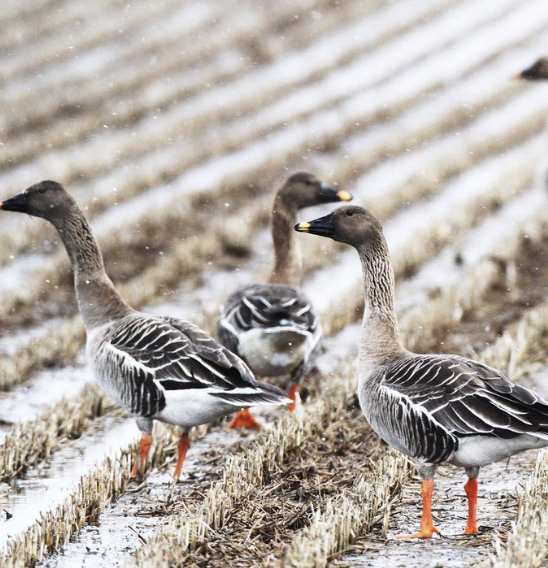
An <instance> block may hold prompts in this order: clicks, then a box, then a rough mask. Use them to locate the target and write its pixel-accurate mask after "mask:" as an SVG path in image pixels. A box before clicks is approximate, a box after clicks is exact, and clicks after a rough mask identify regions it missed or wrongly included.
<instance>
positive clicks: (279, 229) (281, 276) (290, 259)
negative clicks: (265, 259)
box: [268, 193, 302, 286]
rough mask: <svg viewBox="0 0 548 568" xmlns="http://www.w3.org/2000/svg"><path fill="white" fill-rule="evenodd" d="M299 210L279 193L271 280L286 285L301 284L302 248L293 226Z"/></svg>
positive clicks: (275, 203)
mask: <svg viewBox="0 0 548 568" xmlns="http://www.w3.org/2000/svg"><path fill="white" fill-rule="evenodd" d="M296 222H297V211H296V208H295V207H292V206H291V205H290V204H288V203H287V200H284V198H283V195H282V194H280V193H278V195H276V198H275V200H274V207H273V209H272V241H273V243H274V257H275V261H274V268H273V269H272V272H271V274H270V278H269V280H268V281H269V282H270V283H272V284H284V285H286V286H300V284H301V278H302V256H301V249H300V246H299V243H298V242H297V239H296V238H295V232H294V231H293V226H294V225H295V223H296Z"/></svg>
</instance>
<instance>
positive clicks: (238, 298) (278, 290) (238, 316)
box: [217, 172, 352, 428]
mask: <svg viewBox="0 0 548 568" xmlns="http://www.w3.org/2000/svg"><path fill="white" fill-rule="evenodd" d="M351 199H352V196H351V195H350V194H349V193H348V192H347V191H343V190H337V189H335V188H333V187H330V186H328V185H326V184H325V183H322V182H321V181H320V180H319V179H318V178H317V177H316V176H314V175H313V174H310V173H307V172H297V173H294V174H292V175H291V176H289V177H288V179H287V180H286V181H285V183H283V184H282V185H281V187H280V188H279V189H278V191H277V192H276V196H275V198H274V203H273V207H272V240H273V243H274V257H275V261H274V267H273V269H272V272H271V274H270V277H269V279H268V283H266V284H249V285H247V286H244V287H243V288H241V289H239V290H236V291H235V292H234V293H233V294H232V295H231V296H229V298H228V299H227V300H226V302H225V303H224V305H223V306H222V308H221V311H220V314H219V317H218V320H217V332H218V336H219V339H220V341H221V343H223V345H225V346H226V347H228V348H229V349H230V350H231V351H234V353H237V354H238V355H239V356H240V357H241V358H242V359H243V360H244V361H245V362H246V363H247V364H248V365H249V367H250V368H251V370H252V371H253V372H254V373H255V374H258V375H262V376H267V377H289V385H290V387H289V391H288V397H289V398H290V399H291V400H292V403H291V404H290V405H289V410H294V409H295V405H296V403H297V400H298V396H299V395H298V392H299V390H300V383H301V381H302V379H303V377H304V376H305V375H306V374H307V373H308V371H309V370H310V369H311V368H312V366H313V364H314V362H315V359H316V357H317V355H318V353H319V349H320V341H321V338H322V327H321V323H320V320H319V318H318V315H317V314H316V313H315V311H314V309H313V307H312V305H311V303H310V300H309V299H308V298H307V297H306V296H305V294H303V292H302V291H300V290H299V286H300V284H301V278H302V257H301V251H300V247H299V243H298V242H297V239H295V233H294V231H293V225H294V224H295V222H296V221H297V211H298V210H300V209H303V208H304V207H310V206H312V205H318V204H320V203H329V202H336V201H350V200H351ZM229 427H231V428H243V427H246V428H260V424H259V422H258V421H257V420H256V419H255V417H254V416H253V415H252V414H251V412H250V411H249V410H248V409H246V410H242V411H241V412H240V413H238V414H237V415H236V417H235V418H234V420H233V421H232V422H231V424H230V425H229Z"/></svg>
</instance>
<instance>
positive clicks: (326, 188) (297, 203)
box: [277, 172, 352, 211]
mask: <svg viewBox="0 0 548 568" xmlns="http://www.w3.org/2000/svg"><path fill="white" fill-rule="evenodd" d="M351 199H352V195H350V193H348V191H344V190H341V189H336V188H334V187H331V186H330V185H328V184H326V183H324V182H322V181H321V180H320V179H318V178H317V177H316V176H315V175H313V174H310V173H308V172H297V173H294V174H292V175H291V176H289V177H288V178H287V180H286V181H285V183H284V184H283V185H282V187H281V188H280V189H279V190H278V194H277V200H280V201H281V202H282V203H283V205H284V206H285V207H286V208H287V209H290V210H293V211H297V210H299V209H304V208H305V207H311V206H313V205H320V204H321V203H332V202H337V201H350V200H351Z"/></svg>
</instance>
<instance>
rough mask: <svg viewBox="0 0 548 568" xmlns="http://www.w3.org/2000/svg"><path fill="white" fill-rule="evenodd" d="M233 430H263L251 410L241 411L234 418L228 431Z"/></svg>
mask: <svg viewBox="0 0 548 568" xmlns="http://www.w3.org/2000/svg"><path fill="white" fill-rule="evenodd" d="M232 428H236V429H239V428H250V429H253V430H260V429H261V428H262V425H261V423H260V422H259V421H258V420H257V419H256V418H255V416H253V414H251V411H250V410H249V408H246V409H244V410H240V411H239V412H237V413H236V416H234V418H233V420H232V422H231V423H230V424H229V425H228V429H229V430H230V429H232Z"/></svg>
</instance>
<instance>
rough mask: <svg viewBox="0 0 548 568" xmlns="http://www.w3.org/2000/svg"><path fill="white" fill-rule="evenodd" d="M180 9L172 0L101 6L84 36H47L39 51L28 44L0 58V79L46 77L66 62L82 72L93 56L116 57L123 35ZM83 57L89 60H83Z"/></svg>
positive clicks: (91, 19) (90, 21) (74, 69)
mask: <svg viewBox="0 0 548 568" xmlns="http://www.w3.org/2000/svg"><path fill="white" fill-rule="evenodd" d="M105 8H106V9H105ZM109 8H111V9H109ZM179 10H181V2H176V1H175V0H162V2H161V3H155V4H154V6H151V5H148V4H142V3H138V4H135V5H130V4H127V5H126V6H124V7H120V4H118V3H113V4H112V5H110V6H109V5H107V6H103V12H102V13H101V12H100V17H99V18H90V19H89V20H88V21H86V22H84V26H85V30H83V33H81V34H73V35H72V37H70V36H69V38H67V37H66V36H65V34H59V33H52V34H46V36H45V37H42V38H41V41H40V49H39V50H37V49H36V45H35V44H34V42H29V43H28V45H27V44H23V45H22V46H20V48H19V49H17V50H16V51H13V52H11V53H9V54H7V56H5V57H3V59H2V65H1V66H0V78H1V80H2V81H3V83H6V82H8V81H15V80H16V78H17V77H18V76H21V75H23V74H31V73H35V74H41V75H45V74H47V73H48V72H49V71H50V70H51V69H52V68H54V67H55V66H57V65H59V63H61V62H65V61H66V62H67V64H68V66H69V68H70V69H72V72H76V70H77V68H78V67H79V66H80V65H79V63H80V64H83V67H84V69H85V67H86V65H85V63H87V64H90V63H91V61H92V59H93V58H95V57H106V58H111V57H113V56H115V54H116V52H117V51H118V50H120V49H122V44H123V41H122V40H123V38H124V34H129V33H132V32H137V31H138V30H139V29H141V30H144V29H146V27H147V26H148V25H149V24H150V23H151V21H153V20H154V19H155V18H156V17H157V16H158V15H161V14H162V12H164V13H165V12H171V13H172V14H174V13H176V12H177V11H179ZM86 24H87V26H86ZM92 48H95V49H92ZM84 56H88V57H86V58H85V59H84ZM79 60H80V61H79ZM37 72H38V73H37Z"/></svg>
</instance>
